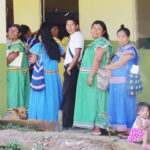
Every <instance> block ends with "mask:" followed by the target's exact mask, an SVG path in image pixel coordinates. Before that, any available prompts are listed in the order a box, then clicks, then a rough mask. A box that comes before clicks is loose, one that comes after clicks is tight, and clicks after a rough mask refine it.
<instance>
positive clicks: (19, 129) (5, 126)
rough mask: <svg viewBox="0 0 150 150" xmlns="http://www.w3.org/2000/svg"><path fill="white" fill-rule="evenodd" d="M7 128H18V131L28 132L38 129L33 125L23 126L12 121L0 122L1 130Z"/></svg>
mask: <svg viewBox="0 0 150 150" xmlns="http://www.w3.org/2000/svg"><path fill="white" fill-rule="evenodd" d="M5 129H16V130H18V131H22V132H27V131H36V129H35V128H34V127H32V126H24V127H23V126H21V125H20V124H16V125H15V124H12V123H7V124H0V130H5Z"/></svg>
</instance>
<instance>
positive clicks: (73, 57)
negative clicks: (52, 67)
mask: <svg viewBox="0 0 150 150" xmlns="http://www.w3.org/2000/svg"><path fill="white" fill-rule="evenodd" d="M68 50H69V53H70V55H71V57H72V58H74V55H73V54H72V52H71V50H70V47H69V45H68Z"/></svg>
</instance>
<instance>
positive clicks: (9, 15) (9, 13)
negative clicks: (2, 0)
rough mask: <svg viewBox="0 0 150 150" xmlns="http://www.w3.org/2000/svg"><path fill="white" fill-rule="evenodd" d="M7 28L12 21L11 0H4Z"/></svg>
mask: <svg viewBox="0 0 150 150" xmlns="http://www.w3.org/2000/svg"><path fill="white" fill-rule="evenodd" d="M6 14H7V28H8V27H9V26H10V25H12V24H13V23H14V15H13V14H14V13H13V0H6Z"/></svg>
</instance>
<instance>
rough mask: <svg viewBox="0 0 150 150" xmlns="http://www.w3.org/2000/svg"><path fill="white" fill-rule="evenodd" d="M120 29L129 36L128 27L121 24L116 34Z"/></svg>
mask: <svg viewBox="0 0 150 150" xmlns="http://www.w3.org/2000/svg"><path fill="white" fill-rule="evenodd" d="M120 31H124V33H125V34H126V35H127V36H128V37H130V30H129V29H128V28H125V27H124V25H123V24H122V25H121V27H120V29H119V30H118V31H117V34H118V33H119V32H120Z"/></svg>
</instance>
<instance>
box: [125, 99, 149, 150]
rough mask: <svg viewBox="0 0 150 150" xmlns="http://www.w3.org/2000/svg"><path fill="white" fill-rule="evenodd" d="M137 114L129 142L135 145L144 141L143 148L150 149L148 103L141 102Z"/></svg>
mask: <svg viewBox="0 0 150 150" xmlns="http://www.w3.org/2000/svg"><path fill="white" fill-rule="evenodd" d="M137 114H138V117H137V118H136V120H135V122H134V124H133V127H132V129H131V131H130V134H129V137H128V142H130V143H135V142H140V141H142V142H143V144H142V148H144V149H150V144H148V143H147V142H148V127H150V120H148V117H149V105H148V104H147V103H144V102H141V103H139V104H138V106H137Z"/></svg>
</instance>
